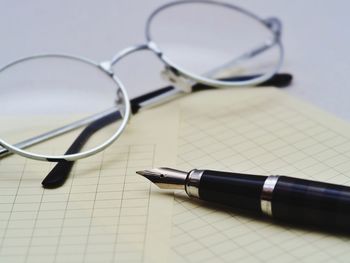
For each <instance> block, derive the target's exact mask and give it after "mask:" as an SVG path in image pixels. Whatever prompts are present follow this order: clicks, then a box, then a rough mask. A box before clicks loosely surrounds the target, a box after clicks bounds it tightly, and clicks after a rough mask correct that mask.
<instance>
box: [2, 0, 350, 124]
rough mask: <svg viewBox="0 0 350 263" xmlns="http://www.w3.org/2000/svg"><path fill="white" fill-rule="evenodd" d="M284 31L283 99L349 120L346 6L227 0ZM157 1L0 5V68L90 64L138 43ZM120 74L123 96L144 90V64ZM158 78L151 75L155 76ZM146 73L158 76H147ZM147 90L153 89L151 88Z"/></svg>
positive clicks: (337, 0) (342, 0)
mask: <svg viewBox="0 0 350 263" xmlns="http://www.w3.org/2000/svg"><path fill="white" fill-rule="evenodd" d="M227 1H228V2H231V3H234V4H237V5H240V6H242V7H244V8H246V9H248V10H250V11H252V12H254V13H256V14H258V15H259V16H261V17H269V16H277V17H279V18H280V19H281V20H282V22H283V25H284V32H283V42H284V45H285V50H286V61H285V64H284V66H283V71H285V72H286V71H287V72H291V73H292V74H293V75H294V83H293V85H292V86H291V87H290V88H288V89H286V91H287V92H289V93H291V94H293V95H296V96H299V97H301V98H303V99H305V100H307V101H310V102H312V103H313V104H316V105H318V106H320V107H322V108H323V109H325V110H327V111H330V112H333V113H335V114H336V115H337V116H339V117H342V118H345V119H347V120H348V121H349V120H350V103H349V97H350V96H349V95H350V80H349V77H350V74H349V72H350V63H349V58H350V55H349V47H350V16H349V10H350V2H349V1H346V0H333V1H331V0H328V1H326V0H322V1H319V0H307V1H305V0H294V1H290V0H289V1H287V0H265V1H261V0H245V1H243V0H237V1H232V0H227ZM165 2H166V1H161V0H147V1H146V0H143V1H142V0H101V1H96V0H95V1H92V0H61V1H47V0H31V1H24V0H14V1H5V0H2V1H1V2H0V35H1V41H0V47H1V49H0V65H5V64H6V63H8V62H10V61H11V60H14V59H16V58H19V57H23V56H28V55H31V54H33V53H45V52H52V53H61V52H62V53H70V54H76V55H81V56H85V57H89V58H91V59H93V60H96V61H103V60H107V59H110V58H111V57H112V55H114V54H115V53H116V52H117V51H118V50H121V49H122V48H125V47H127V46H129V45H131V44H136V43H141V42H143V41H144V22H145V21H146V18H147V16H148V14H149V13H150V12H151V11H152V10H153V9H154V8H155V7H157V6H158V5H160V4H163V3H165ZM146 66H147V68H145V65H140V68H139V69H137V70H136V71H137V73H136V71H134V70H133V69H132V68H131V67H130V68H129V70H127V71H126V73H125V74H127V75H129V76H130V77H131V78H132V79H133V81H134V82H133V83H138V82H137V81H139V83H138V85H137V87H136V86H134V87H130V90H131V96H134V95H135V94H139V93H142V91H143V90H150V89H152V87H147V85H150V84H149V83H147V82H144V81H142V80H141V79H142V78H141V77H140V79H139V78H136V77H133V76H134V75H135V76H136V74H140V72H141V73H142V74H144V75H146V74H148V72H149V70H150V68H152V66H151V65H146ZM157 70H158V71H159V69H157ZM153 74H155V75H156V74H158V72H157V71H156V70H155V72H154V73H153ZM153 88H155V87H153Z"/></svg>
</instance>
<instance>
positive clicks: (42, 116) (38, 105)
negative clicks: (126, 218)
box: [0, 56, 126, 156]
mask: <svg viewBox="0 0 350 263" xmlns="http://www.w3.org/2000/svg"><path fill="white" fill-rule="evenodd" d="M118 89H119V87H118V85H117V83H116V82H115V81H114V79H113V78H112V77H111V76H110V75H109V74H107V73H106V72H105V71H103V70H102V69H100V68H99V67H98V66H96V65H94V64H93V63H90V62H87V61H83V60H79V59H76V58H73V57H63V56H42V57H35V58H31V59H26V60H24V61H21V62H20V63H14V64H12V65H11V66H10V67H8V68H5V69H4V70H3V71H2V72H0V94H1V97H0V105H2V110H1V111H0V119H1V122H2V125H1V126H0V138H1V139H2V140H4V141H6V142H7V143H10V144H12V145H14V144H16V143H18V142H20V141H23V140H26V139H28V138H31V137H33V136H37V135H39V134H43V133H46V132H48V131H51V130H54V129H57V128H59V127H63V126H66V125H69V124H71V123H76V122H77V121H80V120H84V119H86V118H90V117H91V116H95V115H96V114H100V115H99V116H102V115H106V113H108V112H109V113H111V112H114V114H115V115H116V116H117V115H118V116H119V114H118V112H117V108H116V103H115V101H116V99H117V90H118ZM122 95H123V94H121V95H120V94H119V96H122ZM119 101H126V100H119ZM106 110H107V111H106ZM95 119H96V118H95ZM91 120H92V119H91ZM91 120H90V121H89V122H90V123H91ZM89 122H88V121H87V122H86V123H85V124H84V125H80V126H81V127H80V128H78V129H75V130H74V131H71V132H68V133H66V134H65V135H61V136H57V137H55V138H54V139H50V140H48V141H46V142H45V143H40V144H38V145H36V146H34V147H30V148H28V149H26V150H27V151H28V152H31V153H33V154H40V155H50V156H52V155H54V156H56V155H63V154H64V153H65V152H66V150H67V149H68V148H69V146H70V145H71V144H72V142H73V141H74V140H75V139H76V137H77V136H78V135H79V134H80V133H81V132H82V131H83V130H84V129H85V128H86V127H90V128H89V129H90V130H91V129H95V130H96V131H98V132H96V133H95V134H94V135H93V136H92V138H90V139H89V140H88V141H87V144H86V146H85V147H84V148H83V151H89V150H91V149H93V148H95V147H97V146H99V145H101V144H103V143H105V141H107V140H108V139H110V138H111V137H112V136H113V135H114V134H115V132H116V131H117V130H118V128H119V127H120V125H121V121H113V122H112V123H111V124H109V125H106V124H105V127H104V128H103V129H100V130H99V129H98V127H96V125H95V126H91V124H90V126H89V124H88V123H89ZM100 124H101V123H100ZM100 124H99V125H100Z"/></svg>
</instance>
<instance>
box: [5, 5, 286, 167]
mask: <svg viewBox="0 0 350 263" xmlns="http://www.w3.org/2000/svg"><path fill="white" fill-rule="evenodd" d="M193 3H198V4H207V5H215V6H221V7H224V8H228V9H231V10H233V11H237V12H240V13H242V14H244V15H246V16H248V17H249V18H251V19H253V20H255V21H256V22H258V23H260V24H261V25H263V26H264V27H266V29H268V30H270V31H271V33H272V34H273V40H272V41H269V42H267V43H265V44H264V45H262V46H258V47H256V48H254V49H253V50H250V51H248V52H246V53H244V54H242V55H241V56H239V57H236V58H234V59H232V60H231V61H229V62H228V63H225V64H224V65H222V66H220V67H218V68H215V69H213V70H211V71H210V72H208V74H206V76H204V77H203V76H200V75H196V74H193V73H191V72H189V71H186V70H185V69H184V68H182V67H181V66H179V65H177V64H175V63H174V62H172V61H171V60H170V59H169V58H168V57H167V56H166V54H164V53H162V51H161V49H160V48H159V47H158V46H157V44H156V43H155V42H153V41H152V36H151V25H152V22H153V19H154V18H155V17H156V16H157V14H159V13H161V12H162V11H163V10H166V9H168V8H171V7H173V6H177V5H182V4H193ZM281 31H282V25H281V22H280V21H279V20H278V19H277V18H268V19H262V18H259V17H258V16H256V15H255V14H253V13H251V12H249V11H247V10H245V9H243V8H240V7H238V6H235V5H233V4H229V3H225V2H220V1H216V0H180V1H174V2H170V3H167V4H165V5H162V6H160V7H159V8H157V9H156V10H154V11H153V12H152V13H151V15H150V16H149V17H148V19H147V22H146V30H145V33H146V43H145V44H141V45H135V46H131V47H128V48H126V49H124V50H122V51H120V52H119V53H117V54H116V55H115V56H114V57H113V58H112V60H111V61H105V62H102V63H96V62H94V61H92V60H89V59H86V58H83V57H77V56H71V55H66V54H43V55H34V56H30V57H26V58H22V59H19V60H16V61H14V62H12V63H10V64H8V65H6V66H5V67H3V68H1V69H0V73H1V72H3V71H4V70H6V69H8V68H10V67H12V66H14V65H16V64H18V63H20V62H24V61H27V60H30V59H37V58H45V57H60V58H66V59H71V60H75V61H78V62H82V63H85V64H87V65H90V66H92V67H96V68H98V69H99V70H101V71H102V72H103V73H104V74H107V75H108V76H110V77H111V78H112V80H113V81H114V82H115V84H116V85H117V87H118V92H117V93H118V97H117V101H119V103H117V105H116V108H112V109H108V110H106V111H105V112H102V113H98V114H95V115H93V116H90V117H87V118H85V119H82V120H79V121H76V122H74V123H71V124H68V125H66V126H64V127H60V128H57V129H55V130H52V131H49V132H46V133H44V134H41V135H38V136H35V137H33V138H30V139H28V140H25V141H23V142H20V143H17V144H15V145H11V144H9V143H7V142H6V141H4V140H2V139H0V146H2V147H4V148H3V149H1V148H0V158H1V157H3V156H5V155H9V154H11V153H16V154H19V155H21V156H24V157H27V158H31V159H35V160H41V161H51V162H59V161H76V160H78V159H81V158H85V157H89V156H91V155H93V154H96V153H98V152H100V151H102V150H104V149H106V148H107V147H108V146H109V145H111V144H112V143H113V142H114V141H115V140H116V139H117V138H118V137H119V136H120V135H121V133H122V132H123V130H124V129H125V127H126V125H127V123H128V120H129V118H130V116H131V113H132V109H131V105H130V99H129V96H128V93H127V91H126V89H125V87H124V85H123V83H122V82H121V81H120V80H119V78H118V77H117V76H116V75H115V74H114V72H113V66H114V65H115V64H116V63H117V62H119V61H120V60H121V59H123V58H125V57H126V56H128V55H130V54H132V53H135V52H137V51H141V50H148V51H151V52H153V53H154V54H155V55H156V56H157V57H158V58H159V59H160V60H161V61H162V62H163V63H164V65H165V71H164V72H163V75H164V76H165V77H166V78H167V79H168V80H169V81H170V82H171V83H172V84H174V85H175V86H176V87H177V88H178V89H170V90H169V91H168V92H162V93H161V94H159V96H156V97H155V98H152V99H150V100H147V101H146V102H145V103H143V104H142V107H145V106H148V105H154V104H158V103H160V102H162V101H164V100H169V99H170V98H172V97H174V96H177V95H179V94H185V93H189V92H191V91H192V87H193V83H200V84H203V85H207V86H211V87H219V88H220V87H237V86H253V85H257V84H259V83H262V82H264V81H267V80H269V79H270V78H271V77H273V76H274V75H275V74H276V73H277V72H278V71H279V69H280V68H281V65H282V62H283V59H284V50H283V45H282V43H281ZM275 46H276V47H277V48H278V51H279V59H278V61H277V63H276V66H275V67H274V68H273V69H272V70H271V71H270V72H267V73H266V74H262V75H260V76H254V77H251V78H245V79H240V78H234V79H233V80H231V81H230V80H214V79H210V77H211V76H213V75H215V74H216V73H218V72H219V71H221V70H222V69H224V68H226V67H228V66H230V65H232V64H234V63H235V62H237V61H242V60H247V59H251V58H253V57H255V56H257V55H259V54H261V53H263V52H265V51H267V50H269V49H270V48H272V47H275ZM120 102H122V103H120ZM117 108H119V110H117ZM118 111H122V114H121V115H122V117H123V118H122V119H123V120H122V123H121V125H120V126H119V127H118V129H117V130H116V131H115V133H114V134H113V135H112V136H111V137H110V138H109V139H108V140H107V141H105V142H104V143H103V144H101V145H99V146H97V147H95V148H93V149H90V150H88V151H85V152H75V153H69V154H66V155H59V156H50V155H40V154H34V153H31V152H28V151H25V150H23V149H25V148H27V147H30V146H32V145H35V144H38V143H40V142H43V141H46V140H49V139H51V138H53V137H56V136H58V135H61V134H64V133H67V132H69V131H71V130H74V129H78V128H80V127H83V126H85V125H87V124H91V123H93V122H95V121H97V120H99V119H101V118H103V117H105V116H107V115H109V114H111V113H113V112H118Z"/></svg>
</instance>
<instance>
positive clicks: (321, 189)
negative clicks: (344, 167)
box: [272, 176, 350, 230]
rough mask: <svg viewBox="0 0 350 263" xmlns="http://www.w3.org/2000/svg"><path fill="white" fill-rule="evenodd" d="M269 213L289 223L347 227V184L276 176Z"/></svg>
mask: <svg viewBox="0 0 350 263" xmlns="http://www.w3.org/2000/svg"><path fill="white" fill-rule="evenodd" d="M272 214H273V217H274V218H276V219H281V220H283V221H287V222H291V223H301V224H307V225H314V226H317V227H327V228H341V229H348V230H350V229H349V228H350V187H347V186H342V185H335V184H329V183H323V182H315V181H310V180H303V179H298V178H291V177H286V176H280V178H279V180H278V182H277V184H276V186H275V189H274V191H273V196H272Z"/></svg>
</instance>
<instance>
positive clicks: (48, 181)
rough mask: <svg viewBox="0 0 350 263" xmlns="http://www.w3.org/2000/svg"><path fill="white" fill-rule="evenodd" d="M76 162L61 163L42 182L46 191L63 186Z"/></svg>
mask: <svg viewBox="0 0 350 263" xmlns="http://www.w3.org/2000/svg"><path fill="white" fill-rule="evenodd" d="M73 164H74V162H70V161H60V162H59V163H57V164H56V166H55V167H54V168H53V169H52V170H51V172H50V173H49V174H48V175H47V176H46V177H45V179H44V180H43V181H42V182H41V184H42V186H43V187H44V188H45V189H54V188H58V187H60V186H62V185H63V184H64V183H65V181H66V180H67V178H68V176H69V173H70V171H71V170H72V168H73Z"/></svg>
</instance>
